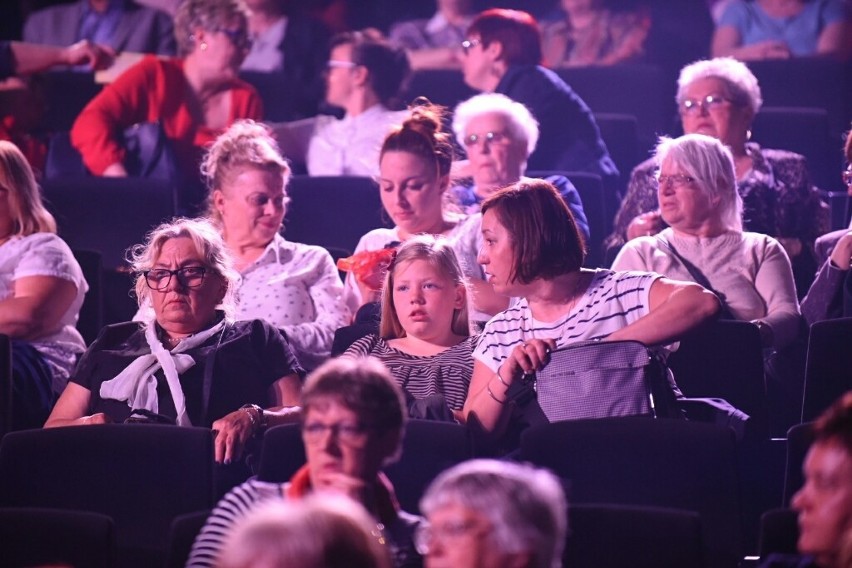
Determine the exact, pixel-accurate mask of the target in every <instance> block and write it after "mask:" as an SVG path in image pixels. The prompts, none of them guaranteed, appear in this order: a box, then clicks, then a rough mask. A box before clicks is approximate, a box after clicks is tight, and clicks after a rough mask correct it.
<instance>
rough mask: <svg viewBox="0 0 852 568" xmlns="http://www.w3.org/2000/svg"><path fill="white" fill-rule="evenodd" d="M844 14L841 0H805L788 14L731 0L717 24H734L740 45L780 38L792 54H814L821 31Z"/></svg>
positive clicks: (742, 0) (840, 18)
mask: <svg viewBox="0 0 852 568" xmlns="http://www.w3.org/2000/svg"><path fill="white" fill-rule="evenodd" d="M844 17H845V13H844V8H843V0H809V1H808V2H805V7H804V9H803V10H802V11H801V12H799V13H798V14H796V15H795V16H791V17H789V18H774V17H771V16H769V15H768V14H767V13H766V12H764V11H763V9H762V8H761V7H760V5H759V4H758V3H757V2H753V1H751V2H749V1H746V0H735V1H734V2H732V3H731V5H730V6H728V8H727V10H725V12H724V13H723V14H722V19H721V20H720V21H719V27H720V28H721V27H725V26H731V27H733V28H735V29H736V30H737V32H738V33H739V34H740V39H741V41H742V44H743V45H752V44H755V43H760V42H762V41H767V40H775V41H783V42H784V43H785V44H787V47H788V48H789V49H790V52H791V53H792V54H793V55H796V56H800V57H801V56H808V55H814V54H815V53H816V50H817V42H818V41H819V36H820V34H821V33H822V31H823V30H824V29H825V28H826V26H828V25H829V24H833V23H835V22H841V21H843V19H844Z"/></svg>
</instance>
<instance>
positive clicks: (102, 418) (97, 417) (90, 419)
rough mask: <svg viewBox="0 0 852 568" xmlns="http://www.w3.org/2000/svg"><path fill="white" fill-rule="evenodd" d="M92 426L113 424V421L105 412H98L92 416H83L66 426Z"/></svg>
mask: <svg viewBox="0 0 852 568" xmlns="http://www.w3.org/2000/svg"><path fill="white" fill-rule="evenodd" d="M90 424H112V419H111V418H110V417H109V416H107V415H106V414H104V413H103V412H96V413H95V414H92V415H90V416H82V417H80V418H77V419H76V420H72V421H71V422H70V423H68V424H66V426H89V425H90Z"/></svg>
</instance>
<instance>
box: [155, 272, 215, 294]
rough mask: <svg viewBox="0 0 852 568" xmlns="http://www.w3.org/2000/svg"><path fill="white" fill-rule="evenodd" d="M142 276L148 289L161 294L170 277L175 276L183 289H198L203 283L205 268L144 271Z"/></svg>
mask: <svg viewBox="0 0 852 568" xmlns="http://www.w3.org/2000/svg"><path fill="white" fill-rule="evenodd" d="M142 274H144V275H145V283H146V284H147V285H148V288H150V289H152V290H156V291H157V292H162V291H163V290H165V289H167V288H168V287H169V284H170V283H171V281H172V276H177V279H178V283H179V284H180V285H181V286H183V287H184V288H190V289H193V288H198V287H199V286H201V285H202V284H203V283H204V275H205V274H207V268H206V267H204V266H184V267H183V268H178V269H177V270H167V269H165V268H154V269H152V270H146V271H145V272H143V273H142Z"/></svg>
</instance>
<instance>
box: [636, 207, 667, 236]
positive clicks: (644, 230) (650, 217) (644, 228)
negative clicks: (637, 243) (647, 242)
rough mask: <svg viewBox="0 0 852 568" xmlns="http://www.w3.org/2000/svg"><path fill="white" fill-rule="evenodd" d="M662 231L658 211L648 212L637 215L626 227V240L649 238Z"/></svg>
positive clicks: (661, 219)
mask: <svg viewBox="0 0 852 568" xmlns="http://www.w3.org/2000/svg"><path fill="white" fill-rule="evenodd" d="M662 230H663V218H662V216H661V215H660V212H659V211H648V212H647V213H642V214H641V215H637V216H636V217H634V218H633V220H632V221H630V224H629V225H627V240H628V241H632V240H633V239H635V238H637V237H650V236H652V235H656V234H657V233H659V232H660V231H662Z"/></svg>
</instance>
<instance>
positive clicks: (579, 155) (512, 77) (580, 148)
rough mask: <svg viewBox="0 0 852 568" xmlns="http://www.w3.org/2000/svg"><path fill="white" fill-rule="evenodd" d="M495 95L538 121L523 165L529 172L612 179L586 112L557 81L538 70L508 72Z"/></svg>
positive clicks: (611, 170) (609, 163)
mask: <svg viewBox="0 0 852 568" xmlns="http://www.w3.org/2000/svg"><path fill="white" fill-rule="evenodd" d="M495 92H497V93H502V94H504V95H506V96H507V97H509V98H510V99H512V100H514V101H517V102H519V103H521V104H523V105H524V106H526V107H527V108H528V109H529V110H530V112H531V113H532V114H533V116H534V117H535V118H536V120H538V125H539V131H540V134H539V139H538V144H537V146H536V149H535V151H534V152H533V153H532V155H530V157H529V160H528V161H527V168H528V169H529V170H561V171H566V172H589V173H592V174H597V175H599V176H601V178H603V179H604V180H606V179H607V178H615V177H618V168H617V167H616V166H615V162H613V161H612V158H611V157H610V155H609V151H608V150H607V148H606V144H604V141H603V139H602V138H601V133H600V130H598V125H597V123H596V122H595V118H594V116H593V115H592V111H591V110H590V109H589V107H588V106H587V105H586V103H585V102H584V101H583V99H581V98H580V97H579V96H578V95H577V93H575V92H574V91H573V90H572V89H571V87H569V86H568V85H567V84H566V83H565V81H563V80H562V79H561V78H560V77H559V75H557V74H556V73H554V72H553V71H551V70H550V69H547V68H545V67H541V66H534V65H517V66H512V67H509V70H508V71H507V72H506V74H505V75H503V78H502V79H500V83H499V84H498V85H497V88H496V89H495ZM604 185H607V184H606V183H604Z"/></svg>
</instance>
